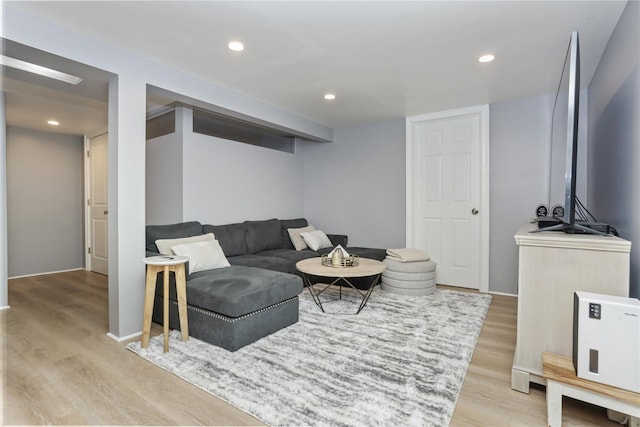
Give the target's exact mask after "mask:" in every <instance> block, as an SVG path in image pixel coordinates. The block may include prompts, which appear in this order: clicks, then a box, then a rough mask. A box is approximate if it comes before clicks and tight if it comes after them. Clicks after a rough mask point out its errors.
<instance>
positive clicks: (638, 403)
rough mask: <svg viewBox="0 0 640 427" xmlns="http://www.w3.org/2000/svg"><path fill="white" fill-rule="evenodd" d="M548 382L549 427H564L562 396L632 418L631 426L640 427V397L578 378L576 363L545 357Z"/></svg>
mask: <svg viewBox="0 0 640 427" xmlns="http://www.w3.org/2000/svg"><path fill="white" fill-rule="evenodd" d="M542 369H543V373H544V377H545V379H546V380H547V424H548V425H549V426H550V427H560V426H561V425H562V396H568V397H572V398H574V399H578V400H581V401H583V402H588V403H591V404H594V405H598V406H602V407H604V408H607V409H610V410H613V411H617V412H621V413H623V414H627V415H629V427H640V394H638V393H634V392H632V391H628V390H623V389H621V388H617V387H611V386H608V385H605V384H600V383H596V382H593V381H589V380H585V379H582V378H578V377H577V376H576V372H575V370H574V368H573V361H572V360H571V359H570V358H568V357H566V356H560V355H557V354H552V353H543V354H542Z"/></svg>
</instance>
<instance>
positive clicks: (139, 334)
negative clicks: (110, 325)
mask: <svg viewBox="0 0 640 427" xmlns="http://www.w3.org/2000/svg"><path fill="white" fill-rule="evenodd" d="M107 336H108V337H109V338H111V339H112V340H114V341H116V342H123V341H127V340H130V339H132V338H137V337H140V336H142V331H140V332H134V333H133V334H131V335H127V336H125V337H118V336H115V335H113V334H112V333H111V332H108V333H107Z"/></svg>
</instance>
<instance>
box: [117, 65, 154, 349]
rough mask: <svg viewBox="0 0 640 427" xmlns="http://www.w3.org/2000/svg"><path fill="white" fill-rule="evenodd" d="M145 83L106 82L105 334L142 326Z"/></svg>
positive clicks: (129, 332)
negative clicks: (107, 129)
mask: <svg viewBox="0 0 640 427" xmlns="http://www.w3.org/2000/svg"><path fill="white" fill-rule="evenodd" d="M145 110H146V84H145V82H144V81H143V80H140V79H138V78H135V77H134V76H131V75H123V74H120V75H118V76H117V77H114V78H113V79H112V80H111V81H110V82H109V156H108V157H109V168H108V170H109V220H108V221H109V335H110V336H111V337H112V338H114V339H116V340H123V339H126V338H128V337H130V336H133V335H136V334H138V333H140V331H141V330H142V309H143V305H144V264H143V263H142V259H143V258H144V255H145V250H144V241H145V232H144V226H145V123H146V116H145Z"/></svg>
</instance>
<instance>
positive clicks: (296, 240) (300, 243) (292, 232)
mask: <svg viewBox="0 0 640 427" xmlns="http://www.w3.org/2000/svg"><path fill="white" fill-rule="evenodd" d="M314 230H315V227H314V226H313V225H307V226H306V227H302V228H288V229H287V232H289V238H290V239H291V243H292V244H293V247H294V248H296V251H301V250H303V249H306V248H307V244H306V243H305V242H304V239H303V238H302V236H301V235H300V233H305V232H308V231H314Z"/></svg>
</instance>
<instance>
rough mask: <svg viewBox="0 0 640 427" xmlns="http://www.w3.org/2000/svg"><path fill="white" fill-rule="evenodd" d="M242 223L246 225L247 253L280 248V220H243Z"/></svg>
mask: <svg viewBox="0 0 640 427" xmlns="http://www.w3.org/2000/svg"><path fill="white" fill-rule="evenodd" d="M244 225H245V226H246V227H247V253H250V254H256V253H258V252H262V251H266V250H269V249H279V248H282V229H281V227H280V220H278V219H275V218H274V219H267V220H264V221H245V222H244Z"/></svg>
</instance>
